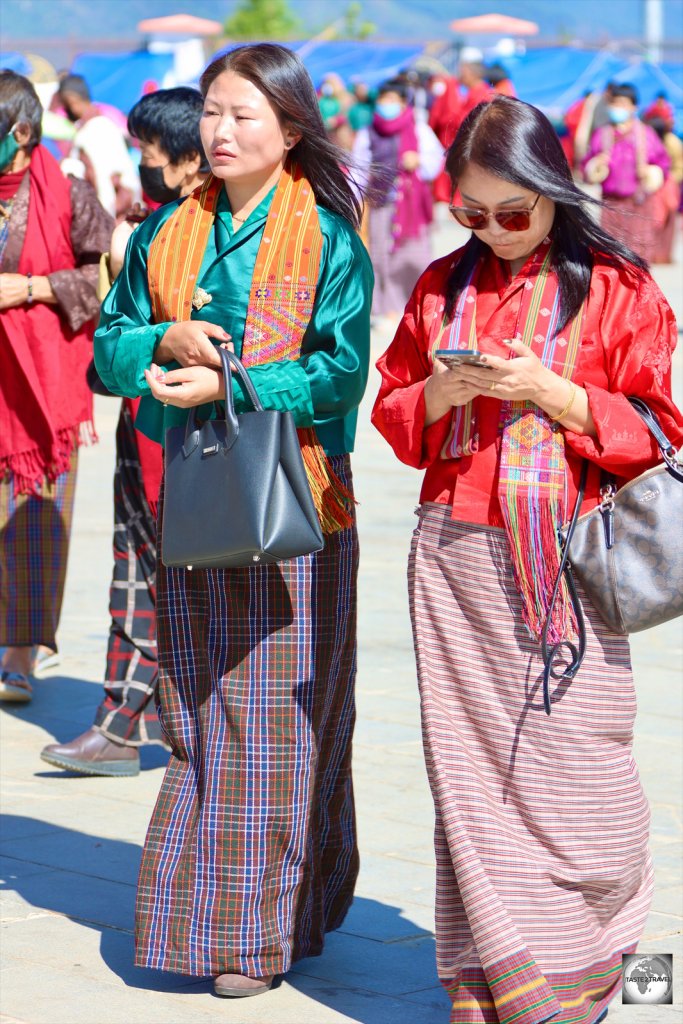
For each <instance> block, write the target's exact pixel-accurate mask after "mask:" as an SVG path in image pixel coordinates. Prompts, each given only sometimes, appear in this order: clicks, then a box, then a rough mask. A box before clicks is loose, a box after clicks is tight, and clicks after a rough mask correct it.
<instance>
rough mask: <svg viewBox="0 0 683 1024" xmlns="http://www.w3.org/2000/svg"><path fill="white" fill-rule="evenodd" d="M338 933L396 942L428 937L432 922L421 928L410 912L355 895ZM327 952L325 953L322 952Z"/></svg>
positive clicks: (430, 934) (378, 940)
mask: <svg viewBox="0 0 683 1024" xmlns="http://www.w3.org/2000/svg"><path fill="white" fill-rule="evenodd" d="M339 934H340V935H341V934H343V935H357V936H358V937H360V938H363V939H373V940H374V941H375V942H384V943H389V944H392V943H397V942H398V943H400V942H405V941H406V940H412V939H415V938H428V937H432V938H433V935H432V922H430V924H429V926H428V927H427V928H425V927H424V926H423V925H421V924H420V923H418V922H417V921H415V920H414V915H413V914H412V912H410V913H409V912H408V911H407V910H405V908H404V909H400V908H399V907H391V906H388V905H386V904H382V903H378V902H377V900H371V899H364V898H363V897H362V896H356V898H355V899H354V901H353V905H352V906H351V909H350V910H349V912H348V914H347V915H346V918H345V919H344V923H343V924H342V926H341V927H340V928H339ZM326 952H327V951H326Z"/></svg>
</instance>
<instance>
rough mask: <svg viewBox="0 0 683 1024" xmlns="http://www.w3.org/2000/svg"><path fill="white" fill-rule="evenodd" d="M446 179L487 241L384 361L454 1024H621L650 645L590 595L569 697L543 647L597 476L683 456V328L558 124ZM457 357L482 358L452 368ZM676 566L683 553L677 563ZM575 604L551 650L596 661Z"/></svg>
mask: <svg viewBox="0 0 683 1024" xmlns="http://www.w3.org/2000/svg"><path fill="white" fill-rule="evenodd" d="M446 166H447V168H448V172H449V174H450V175H451V188H452V190H453V192H454V193H455V192H456V191H457V192H459V194H460V196H461V201H462V204H463V205H461V206H457V207H453V209H452V213H453V215H454V217H455V218H456V219H457V220H458V222H459V223H460V224H463V225H464V226H466V227H469V228H470V229H471V231H472V235H471V237H470V239H469V240H468V242H467V244H466V245H465V246H464V247H463V248H461V249H459V250H457V251H456V252H454V253H451V254H449V255H447V256H444V257H443V258H442V259H440V260H437V261H436V262H434V263H433V264H432V265H431V266H430V267H428V268H427V270H426V271H425V273H424V274H423V276H422V277H421V278H420V281H419V283H418V285H417V287H416V289H415V291H414V293H413V296H412V298H411V300H410V302H409V304H408V307H407V309H406V313H405V316H404V318H403V321H402V323H401V324H400V326H399V329H398V331H397V333H396V337H395V338H394V340H393V342H392V343H391V345H390V346H389V349H388V351H387V352H386V353H385V354H384V355H383V356H382V357H381V358H380V360H379V362H378V364H377V365H378V368H379V371H380V373H381V376H382V385H381V390H380V393H379V396H378V398H377V401H376V403H375V407H374V410H373V414H372V420H373V423H374V424H375V426H376V427H377V429H378V430H379V431H380V432H381V434H382V435H383V436H384V437H385V438H386V440H387V441H388V442H389V444H390V445H391V447H392V448H393V450H394V452H395V453H396V455H397V457H398V458H399V459H400V460H401V461H402V462H404V463H406V464H407V465H409V466H413V467H414V468H416V469H421V470H425V471H426V472H425V475H424V479H423V482H422V491H421V497H420V502H421V504H420V507H419V509H417V510H416V512H417V515H418V521H417V523H416V529H415V531H414V534H413V541H412V547H411V554H410V561H409V570H408V585H409V596H410V611H411V620H412V624H413V639H414V645H415V654H416V659H417V670H418V682H419V688H420V699H421V711H422V728H423V739H424V749H425V758H426V763H427V772H428V775H429V782H430V786H431V790H432V795H433V798H434V806H435V829H434V836H435V849H436V865H437V878H436V953H437V967H438V974H439V977H440V978H441V982H442V984H443V985H444V987H445V989H446V991H447V992H448V994H449V996H450V999H451V1002H452V1010H451V1016H450V1020H451V1022H452V1024H484V1022H486V1024H494V1022H495V1024H498V1022H503V1021H507V1022H513V1021H517V1022H520V1024H522V1022H524V1024H540V1022H543V1021H551V1020H553V1021H561V1022H565V1024H569V1022H575V1024H578V1022H581V1024H597V1022H598V1021H601V1020H603V1019H604V1017H605V1014H606V1010H607V1006H608V1004H609V1002H610V1000H611V999H613V998H614V997H615V996H617V995H618V993H619V991H620V989H621V982H622V955H623V954H624V953H630V952H633V951H634V950H635V949H636V947H637V944H638V942H639V940H640V938H641V936H642V933H643V928H644V925H645V921H646V919H647V916H648V911H649V907H650V900H651V897H652V888H653V872H652V861H651V858H650V854H649V851H648V825H649V820H650V813H649V808H648V806H647V801H646V798H645V794H644V793H643V790H642V787H641V784H640V780H639V778H638V771H637V768H636V765H635V763H634V760H633V753H632V744H633V727H634V721H635V715H636V695H635V690H634V685H633V678H632V674H631V659H630V653H629V642H628V638H627V637H626V636H623V635H621V634H615V633H612V632H611V631H610V630H609V629H608V627H607V626H605V625H604V623H603V622H602V619H601V618H600V616H599V615H598V613H597V611H596V610H595V609H594V608H593V606H592V604H591V602H590V601H589V599H588V598H587V597H586V596H585V595H584V594H581V595H580V600H581V605H582V608H583V612H584V616H585V620H586V627H587V651H586V656H585V659H584V662H583V664H582V666H581V668H580V670H579V671H578V673H577V674H576V676H575V677H574V678H573V679H572V680H567V679H565V680H563V681H562V682H560V683H558V684H557V686H556V688H555V684H554V683H553V684H551V686H550V688H549V690H548V691H547V694H546V696H547V700H548V702H549V707H550V708H551V709H552V714H551V715H550V717H548V715H547V714H546V710H545V702H544V699H543V660H542V657H541V644H540V642H539V637H540V634H541V631H542V629H543V626H544V624H545V621H546V618H547V616H548V615H549V614H550V606H551V603H552V593H553V589H554V584H555V579H556V577H557V572H558V567H559V561H560V549H559V543H558V541H557V536H558V529H559V527H560V525H561V524H562V523H563V522H566V520H567V519H568V518H569V516H570V515H571V510H572V509H573V507H574V504H575V502H576V495H577V483H578V480H579V476H580V471H581V466H582V464H583V463H584V460H587V462H588V477H587V481H586V502H585V508H584V511H588V510H590V509H595V508H596V506H597V504H598V503H599V501H600V487H601V470H605V471H606V472H608V473H613V474H615V476H616V477H617V478H619V480H620V481H625V480H628V479H631V478H633V477H635V476H637V475H639V474H640V473H642V472H643V471H645V470H646V469H647V468H649V467H650V466H654V465H656V464H657V462H658V460H660V459H661V456H660V454H659V450H658V447H657V445H656V443H655V441H654V439H653V438H652V436H651V434H650V432H649V431H648V429H647V428H646V427H645V425H644V423H643V422H642V420H641V419H640V417H639V416H638V414H637V413H636V412H635V411H634V409H633V408H632V407H631V405H630V404H629V402H628V396H631V395H634V396H639V397H641V398H643V399H644V400H645V401H646V402H647V403H648V404H649V405H651V406H652V408H653V409H654V411H655V412H656V413H657V415H658V416H659V417H660V418H661V421H662V427H663V429H664V430H665V431H666V433H667V435H668V436H669V437H671V439H672V443H673V444H674V445H678V444H680V442H681V440H683V416H682V415H681V413H680V412H679V411H678V410H677V409H676V407H675V405H674V404H673V402H672V400H671V354H672V352H673V350H674V348H675V345H676V340H677V328H676V320H675V317H674V315H673V312H672V310H671V309H670V308H669V306H668V304H667V302H666V300H665V299H664V297H663V296H662V294H661V292H660V291H659V289H658V287H657V285H656V284H655V282H654V281H653V280H652V278H651V277H650V275H649V274H648V272H647V270H646V268H645V264H644V263H643V260H642V259H641V258H640V257H639V256H637V255H636V254H635V253H633V252H631V251H630V250H629V249H628V248H626V247H625V246H624V245H623V244H622V243H620V242H619V241H618V240H616V239H614V238H611V237H610V236H609V235H607V234H606V233H605V232H604V230H603V229H602V228H600V227H599V226H598V225H597V224H596V222H595V220H594V218H593V216H592V214H591V209H590V205H589V204H590V200H589V199H588V197H587V196H586V195H585V193H584V192H583V190H582V189H581V188H579V187H578V186H577V185H575V184H574V182H573V180H572V176H571V172H570V168H569V165H568V163H567V161H566V160H565V158H564V155H563V152H562V149H561V146H560V144H559V140H558V138H557V135H556V133H555V130H554V128H553V126H552V124H551V123H550V121H549V120H548V118H546V117H545V115H544V114H542V113H541V112H540V111H539V110H537V109H536V108H534V107H532V106H530V105H529V104H526V103H522V102H521V101H519V100H515V99H510V98H508V97H505V96H498V97H496V98H495V99H494V100H493V101H492V102H491V103H484V104H481V106H479V107H477V108H476V109H475V110H474V111H473V112H472V113H471V114H470V115H469V116H468V117H467V119H466V120H465V122H464V124H463V125H462V127H461V129H460V132H459V133H458V135H457V137H456V139H455V142H454V143H453V145H452V146H451V149H450V150H449V152H448V154H447V157H446ZM439 349H448V350H450V351H451V356H452V357H453V354H454V352H455V351H458V350H460V351H461V352H462V350H468V349H469V350H472V349H479V350H480V351H481V353H482V357H483V358H482V360H480V361H479V362H480V363H481V364H482V365H478V366H475V365H469V366H468V365H466V364H464V365H463V364H461V365H460V366H457V365H456V366H454V367H449V365H448V364H447V363H446V362H445V361H442V360H441V359H440V358H436V357H435V352H436V351H437V350H439ZM672 543H678V541H674V540H673V538H672ZM574 636H575V622H574V621H573V617H572V609H571V607H570V602H569V601H568V596H567V593H566V591H565V592H562V597H561V600H560V603H559V606H558V605H557V604H555V613H554V614H553V615H552V619H551V624H550V637H551V639H550V643H551V644H554V643H555V642H560V640H564V641H565V642H566V641H567V640H568V639H570V638H571V639H573V638H574Z"/></svg>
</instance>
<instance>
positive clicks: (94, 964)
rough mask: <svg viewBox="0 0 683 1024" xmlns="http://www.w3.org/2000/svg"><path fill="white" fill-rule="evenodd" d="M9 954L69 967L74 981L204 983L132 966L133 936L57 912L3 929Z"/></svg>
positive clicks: (147, 987)
mask: <svg viewBox="0 0 683 1024" xmlns="http://www.w3.org/2000/svg"><path fill="white" fill-rule="evenodd" d="M5 937H9V938H10V939H11V943H12V954H11V955H12V957H13V958H14V959H15V960H19V961H21V960H23V961H25V962H26V963H30V964H32V965H40V969H41V970H42V968H43V967H48V968H53V969H54V970H57V971H64V970H66V969H69V968H75V969H76V974H77V978H78V981H79V982H80V980H81V979H83V978H89V979H92V980H93V981H102V982H104V983H105V984H108V985H114V986H121V985H125V986H126V987H129V988H136V989H139V990H140V991H153V992H175V991H178V990H179V989H185V988H189V987H195V988H197V987H200V986H201V987H202V989H206V988H207V987H209V985H208V982H207V981H206V979H202V978H193V977H191V976H189V975H185V974H174V973H171V972H169V971H148V970H145V969H142V968H138V967H134V966H133V956H134V950H133V936H132V935H131V934H130V933H129V932H123V931H117V930H116V929H115V928H107V927H102V928H90V929H84V928H82V927H79V926H78V925H77V923H75V922H74V921H73V920H70V919H69V918H65V917H63V916H59V915H44V916H43V917H42V918H41V919H38V918H37V915H36V916H34V917H33V918H31V919H30V920H25V921H21V922H20V923H18V924H13V925H12V926H11V932H10V931H9V929H6V930H5Z"/></svg>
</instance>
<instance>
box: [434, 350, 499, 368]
mask: <svg viewBox="0 0 683 1024" xmlns="http://www.w3.org/2000/svg"><path fill="white" fill-rule="evenodd" d="M482 354H483V353H481V352H477V351H476V349H470V348H464V349H460V350H456V349H452V348H438V349H437V350H436V352H435V353H434V358H435V359H440V360H441V362H442V363H445V364H446V366H447V367H448V369H449V370H456V369H457V368H458V367H459V366H462V365H463V363H465V364H466V365H467V366H481V368H482V369H484V370H490V369H491V366H489V364H488V363H482V361H481V357H482Z"/></svg>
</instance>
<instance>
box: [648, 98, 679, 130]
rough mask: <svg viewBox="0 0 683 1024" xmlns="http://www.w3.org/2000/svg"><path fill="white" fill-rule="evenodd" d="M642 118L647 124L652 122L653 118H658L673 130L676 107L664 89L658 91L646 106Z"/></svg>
mask: <svg viewBox="0 0 683 1024" xmlns="http://www.w3.org/2000/svg"><path fill="white" fill-rule="evenodd" d="M642 118H643V121H645V123H646V124H650V122H651V121H652V120H653V119H655V118H658V119H659V120H661V121H663V122H664V124H666V125H668V128H669V131H673V126H674V108H673V107H672V105H671V103H670V102H669V97H668V95H667V93H666V92H665V91H664V90H662V91H661V92H658V93H657V95H656V96H655V98H654V100H653V101H652V103H651V104H650V106H649V107H646V108H645V110H644V111H643V115H642Z"/></svg>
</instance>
